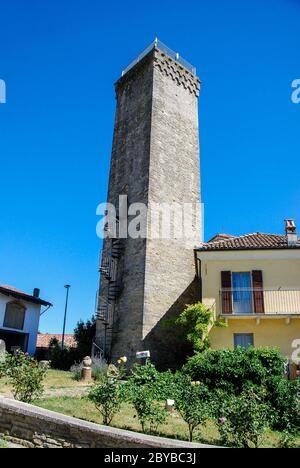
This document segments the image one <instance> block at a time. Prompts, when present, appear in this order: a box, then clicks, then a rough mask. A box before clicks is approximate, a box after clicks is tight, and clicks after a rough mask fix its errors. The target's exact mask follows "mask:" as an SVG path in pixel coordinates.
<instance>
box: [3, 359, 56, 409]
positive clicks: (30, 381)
mask: <svg viewBox="0 0 300 468" xmlns="http://www.w3.org/2000/svg"><path fill="white" fill-rule="evenodd" d="M47 370H48V368H47V366H45V365H41V364H39V363H38V362H37V361H36V360H35V359H33V358H31V357H30V356H28V355H27V354H24V353H22V352H21V351H18V352H17V353H16V354H15V355H10V354H8V353H7V354H6V356H5V361H4V362H2V363H1V366H0V376H6V377H7V378H8V379H9V383H10V384H11V386H12V390H13V395H14V398H15V399H16V400H19V401H22V402H24V403H31V401H32V400H34V399H36V398H39V397H40V396H41V395H42V394H43V391H44V387H43V380H44V378H45V377H46V374H47Z"/></svg>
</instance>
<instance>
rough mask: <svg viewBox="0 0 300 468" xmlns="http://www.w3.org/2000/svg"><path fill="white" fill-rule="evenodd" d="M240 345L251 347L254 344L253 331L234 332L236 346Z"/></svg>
mask: <svg viewBox="0 0 300 468" xmlns="http://www.w3.org/2000/svg"><path fill="white" fill-rule="evenodd" d="M238 346H240V347H241V348H246V349H247V348H250V346H254V336H253V333H235V334H234V348H235V349H236V348H237V347H238Z"/></svg>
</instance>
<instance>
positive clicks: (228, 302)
mask: <svg viewBox="0 0 300 468" xmlns="http://www.w3.org/2000/svg"><path fill="white" fill-rule="evenodd" d="M221 283H222V294H221V295H222V313H223V314H232V290H231V288H232V286H231V271H222V272H221Z"/></svg>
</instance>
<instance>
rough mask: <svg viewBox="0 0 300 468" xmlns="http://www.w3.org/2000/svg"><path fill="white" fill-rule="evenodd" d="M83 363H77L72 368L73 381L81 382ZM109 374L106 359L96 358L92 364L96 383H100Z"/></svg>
mask: <svg viewBox="0 0 300 468" xmlns="http://www.w3.org/2000/svg"><path fill="white" fill-rule="evenodd" d="M82 368H83V363H82V362H80V363H75V364H73V366H72V367H71V369H70V371H71V373H72V378H73V380H76V381H77V382H79V381H80V380H81V373H82ZM106 372H107V363H106V361H105V359H102V358H100V359H98V358H94V359H93V363H92V377H93V379H94V380H95V381H96V382H99V381H100V380H101V378H102V376H103V375H104V374H105V373H106Z"/></svg>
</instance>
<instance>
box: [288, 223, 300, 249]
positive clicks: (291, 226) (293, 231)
mask: <svg viewBox="0 0 300 468" xmlns="http://www.w3.org/2000/svg"><path fill="white" fill-rule="evenodd" d="M285 234H286V237H287V242H288V246H289V247H294V246H295V245H297V244H298V236H297V228H296V224H295V221H294V220H293V219H286V220H285Z"/></svg>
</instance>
